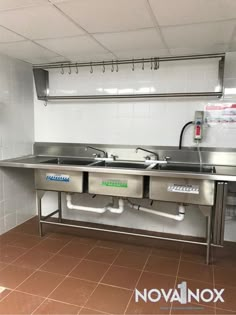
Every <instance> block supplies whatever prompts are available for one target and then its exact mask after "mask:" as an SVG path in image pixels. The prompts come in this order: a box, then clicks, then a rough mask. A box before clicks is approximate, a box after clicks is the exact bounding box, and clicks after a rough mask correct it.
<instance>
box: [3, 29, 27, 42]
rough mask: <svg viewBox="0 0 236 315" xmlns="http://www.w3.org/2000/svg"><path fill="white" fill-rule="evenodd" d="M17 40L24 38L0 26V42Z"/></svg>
mask: <svg viewBox="0 0 236 315" xmlns="http://www.w3.org/2000/svg"><path fill="white" fill-rule="evenodd" d="M18 40H19V41H20V40H24V38H23V37H21V36H19V35H17V34H15V33H13V32H11V31H9V30H7V29H5V28H4V27H1V26H0V43H4V42H5V43H7V42H16V41H18Z"/></svg>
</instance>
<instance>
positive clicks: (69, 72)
mask: <svg viewBox="0 0 236 315" xmlns="http://www.w3.org/2000/svg"><path fill="white" fill-rule="evenodd" d="M68 74H71V66H70V65H69V71H68Z"/></svg>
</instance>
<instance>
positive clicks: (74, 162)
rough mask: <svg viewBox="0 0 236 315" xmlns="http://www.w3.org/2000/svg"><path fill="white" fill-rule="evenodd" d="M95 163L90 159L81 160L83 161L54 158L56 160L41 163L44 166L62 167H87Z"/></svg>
mask: <svg viewBox="0 0 236 315" xmlns="http://www.w3.org/2000/svg"><path fill="white" fill-rule="evenodd" d="M94 162H95V161H94V160H92V159H90V160H83V159H73V158H71V159H61V158H56V159H50V160H47V161H44V162H41V163H45V164H63V165H89V164H92V163H94Z"/></svg>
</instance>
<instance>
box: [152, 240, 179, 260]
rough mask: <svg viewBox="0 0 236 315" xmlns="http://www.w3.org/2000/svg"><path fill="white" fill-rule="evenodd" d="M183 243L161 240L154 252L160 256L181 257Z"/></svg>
mask: <svg viewBox="0 0 236 315" xmlns="http://www.w3.org/2000/svg"><path fill="white" fill-rule="evenodd" d="M182 248H183V245H182V244H181V243H176V242H170V241H163V240H159V241H158V242H157V244H156V246H155V247H154V248H153V249H152V254H153V255H157V256H159V257H169V258H176V259H179V258H180V254H181V252H182Z"/></svg>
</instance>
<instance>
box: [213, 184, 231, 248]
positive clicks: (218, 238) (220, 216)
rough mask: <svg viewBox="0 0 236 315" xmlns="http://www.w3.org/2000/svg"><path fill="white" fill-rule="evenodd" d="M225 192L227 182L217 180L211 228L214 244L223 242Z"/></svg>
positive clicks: (226, 190)
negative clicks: (212, 226) (212, 225)
mask: <svg viewBox="0 0 236 315" xmlns="http://www.w3.org/2000/svg"><path fill="white" fill-rule="evenodd" d="M227 192H228V183H227V182H217V185H216V201H215V207H214V228H213V243H214V244H216V245H223V243H224V229H225V212H226V203H227Z"/></svg>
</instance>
